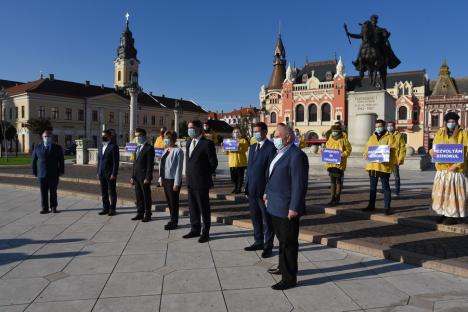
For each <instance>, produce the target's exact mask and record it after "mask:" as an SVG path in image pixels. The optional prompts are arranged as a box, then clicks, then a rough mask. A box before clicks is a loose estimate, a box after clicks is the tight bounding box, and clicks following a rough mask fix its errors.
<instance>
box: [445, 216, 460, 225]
mask: <svg viewBox="0 0 468 312" xmlns="http://www.w3.org/2000/svg"><path fill="white" fill-rule="evenodd" d="M442 223H443V224H444V225H454V224H457V223H458V220H457V219H455V218H450V217H449V218H445V220H444V222H442Z"/></svg>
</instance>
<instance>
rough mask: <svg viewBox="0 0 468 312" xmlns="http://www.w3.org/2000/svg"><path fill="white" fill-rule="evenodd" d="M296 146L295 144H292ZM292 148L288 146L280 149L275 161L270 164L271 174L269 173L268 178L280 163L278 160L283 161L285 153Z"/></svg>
mask: <svg viewBox="0 0 468 312" xmlns="http://www.w3.org/2000/svg"><path fill="white" fill-rule="evenodd" d="M292 144H294V143H292ZM290 147H291V144H288V145H286V146H285V147H283V148H282V149H280V150H279V151H278V152H277V153H276V156H275V158H273V160H272V161H271V163H270V168H269V173H268V176H270V175H271V173H272V172H273V168H274V167H275V164H276V163H277V162H278V160H280V159H281V157H283V155H284V153H286V151H287V150H288V149H289V148H290Z"/></svg>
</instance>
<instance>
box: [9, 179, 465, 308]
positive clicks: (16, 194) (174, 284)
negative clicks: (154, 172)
mask: <svg viewBox="0 0 468 312" xmlns="http://www.w3.org/2000/svg"><path fill="white" fill-rule="evenodd" d="M38 200H39V194H38V192H27V191H19V190H17V189H13V188H8V187H5V186H2V187H0V312H1V311H3V312H5V311H9V312H12V311H60V312H61V311H67V312H68V311H72V312H73V311H102V312H104V311H106V312H107V311H144V312H145V311H153V312H154V311H178V312H183V311H203V312H205V311H242V312H247V311H255V312H257V311H272V312H275V311H288V312H289V311H301V312H304V311H324V312H325V311H326V312H333V311H369V312H370V311H372V312H384V311H385V312H423V311H438V312H441V311H445V312H449V311H450V312H456V311H459V312H462V311H468V279H465V278H461V277H457V276H453V275H450V274H446V273H440V272H435V271H431V270H427V269H424V268H417V267H413V266H410V265H407V264H402V263H397V262H391V261H388V260H382V259H378V258H373V257H369V256H366V255H363V254H358V253H353V252H347V251H343V250H340V249H333V248H328V247H325V246H321V245H316V244H313V243H306V242H303V243H301V246H300V255H299V261H300V264H299V269H300V272H299V287H297V288H294V289H290V290H287V291H284V292H278V291H273V290H272V289H271V288H270V286H271V285H272V284H273V283H275V278H276V277H275V276H272V275H270V274H268V273H266V269H267V268H269V267H272V266H274V265H275V264H276V261H277V257H276V256H275V257H273V258H270V259H266V260H262V259H261V258H260V257H259V254H258V253H253V252H245V251H243V248H244V247H245V246H246V245H248V244H249V243H251V239H252V233H251V231H249V230H245V229H240V228H237V227H234V226H229V225H223V224H213V227H212V240H211V241H210V242H209V243H208V244H199V243H198V242H196V240H184V239H182V238H181V236H182V235H183V234H184V233H186V232H187V231H188V227H187V222H188V221H187V219H186V218H182V219H181V223H182V226H181V228H180V229H178V230H175V231H171V232H167V231H164V230H163V225H164V224H165V223H166V222H167V217H168V216H167V214H166V213H162V212H158V213H156V214H155V215H154V219H155V220H154V221H153V222H150V223H146V224H145V223H141V222H133V221H130V217H131V216H132V215H133V214H134V209H133V208H128V207H123V208H120V209H119V210H118V211H119V214H118V215H117V216H115V217H112V218H111V217H107V216H98V215H97V212H98V211H99V210H100V208H99V206H100V205H99V203H98V202H97V201H92V200H85V199H80V198H79V197H63V196H60V197H59V204H60V208H61V209H62V212H61V213H59V214H56V215H54V214H48V215H40V214H39V209H38ZM275 252H276V251H275Z"/></svg>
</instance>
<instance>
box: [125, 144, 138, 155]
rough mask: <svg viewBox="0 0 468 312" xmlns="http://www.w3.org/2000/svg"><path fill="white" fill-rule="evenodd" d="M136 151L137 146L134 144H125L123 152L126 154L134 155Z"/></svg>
mask: <svg viewBox="0 0 468 312" xmlns="http://www.w3.org/2000/svg"><path fill="white" fill-rule="evenodd" d="M136 149H137V144H136V143H127V144H126V145H125V151H126V152H127V153H135V152H136Z"/></svg>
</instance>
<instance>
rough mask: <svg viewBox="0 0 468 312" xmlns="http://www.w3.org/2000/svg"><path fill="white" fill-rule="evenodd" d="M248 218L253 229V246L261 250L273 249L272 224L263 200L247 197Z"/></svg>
mask: <svg viewBox="0 0 468 312" xmlns="http://www.w3.org/2000/svg"><path fill="white" fill-rule="evenodd" d="M249 208H250V218H251V220H252V225H253V228H254V239H255V244H259V245H263V248H265V249H266V248H273V238H274V237H275V235H274V234H273V224H272V221H271V215H270V214H269V213H268V212H267V209H266V207H265V202H264V201H263V198H260V197H255V196H249Z"/></svg>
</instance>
